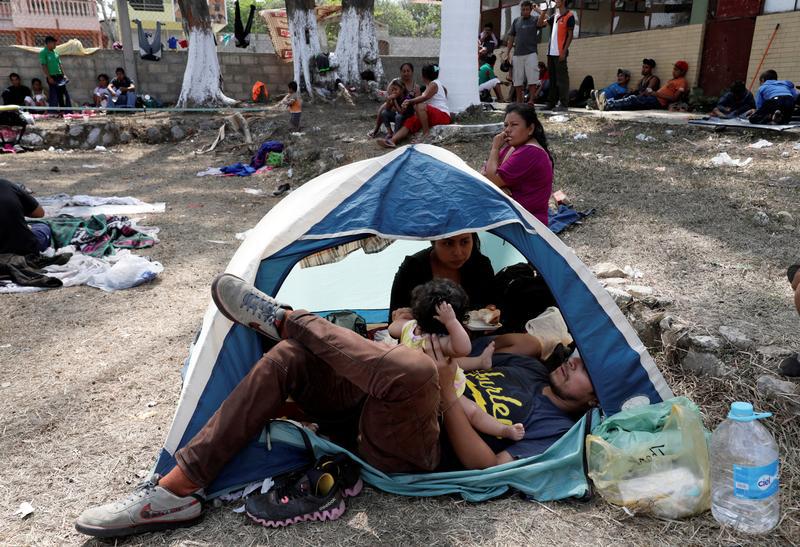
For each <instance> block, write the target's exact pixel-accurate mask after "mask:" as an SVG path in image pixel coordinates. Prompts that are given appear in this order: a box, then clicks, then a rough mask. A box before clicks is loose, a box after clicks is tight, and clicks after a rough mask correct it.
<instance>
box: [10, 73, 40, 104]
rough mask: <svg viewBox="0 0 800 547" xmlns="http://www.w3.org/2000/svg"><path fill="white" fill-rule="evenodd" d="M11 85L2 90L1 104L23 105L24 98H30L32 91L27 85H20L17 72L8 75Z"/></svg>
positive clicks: (24, 102)
mask: <svg viewBox="0 0 800 547" xmlns="http://www.w3.org/2000/svg"><path fill="white" fill-rule="evenodd" d="M8 80H9V82H11V85H10V86H8V87H7V88H5V89H4V90H3V104H6V105H12V104H15V105H17V106H25V104H26V100H31V98H32V97H33V93H31V90H30V88H29V87H28V86H25V85H22V80H21V79H20V77H19V74H17V73H16V72H12V73H11V74H9V75H8Z"/></svg>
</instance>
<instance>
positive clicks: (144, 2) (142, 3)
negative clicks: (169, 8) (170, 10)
mask: <svg viewBox="0 0 800 547" xmlns="http://www.w3.org/2000/svg"><path fill="white" fill-rule="evenodd" d="M128 3H129V4H130V6H131V8H133V9H135V10H136V11H164V0H129V2H128Z"/></svg>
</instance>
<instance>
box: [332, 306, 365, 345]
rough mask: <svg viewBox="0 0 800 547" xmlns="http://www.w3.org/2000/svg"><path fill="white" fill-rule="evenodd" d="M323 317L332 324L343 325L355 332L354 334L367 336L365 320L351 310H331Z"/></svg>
mask: <svg viewBox="0 0 800 547" xmlns="http://www.w3.org/2000/svg"><path fill="white" fill-rule="evenodd" d="M325 319H327V320H328V321H330V322H331V323H333V324H334V325H338V326H340V327H344V328H346V329H348V330H351V331H353V332H355V333H356V334H360V335H361V336H363V337H364V338H367V322H366V320H365V319H364V318H363V317H361V316H360V315H358V314H357V313H356V312H354V311H352V310H340V311H335V312H331V313H329V314H328V315H326V316H325Z"/></svg>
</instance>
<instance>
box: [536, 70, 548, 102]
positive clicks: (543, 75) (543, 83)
mask: <svg viewBox="0 0 800 547" xmlns="http://www.w3.org/2000/svg"><path fill="white" fill-rule="evenodd" d="M538 66H539V89H538V90H537V91H536V100H535V101H534V102H537V103H539V102H545V101H546V100H547V94H548V93H549V92H550V72H548V71H547V65H546V64H544V62H542V61H539V65H538Z"/></svg>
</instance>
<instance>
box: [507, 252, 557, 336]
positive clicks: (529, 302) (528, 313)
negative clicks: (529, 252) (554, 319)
mask: <svg viewBox="0 0 800 547" xmlns="http://www.w3.org/2000/svg"><path fill="white" fill-rule="evenodd" d="M494 284H495V295H497V303H496V305H497V307H498V308H499V309H500V311H501V312H502V315H501V316H500V322H501V323H503V326H502V328H501V329H500V330H498V331H497V334H500V333H503V332H525V323H527V322H528V320H529V319H533V318H534V317H536V316H538V315H539V314H540V313H542V312H543V311H544V310H546V309H547V308H548V307H550V306H557V304H556V300H555V298H553V293H551V292H550V289H549V287H548V286H547V283H545V281H544V279H543V278H542V276H541V275H540V274H539V272H537V271H536V269H535V268H534V267H533V266H531V265H530V264H528V263H527V262H520V263H519V264H513V265H511V266H506V267H505V268H503V269H502V270H500V271H499V272H497V274H495V276H494Z"/></svg>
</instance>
